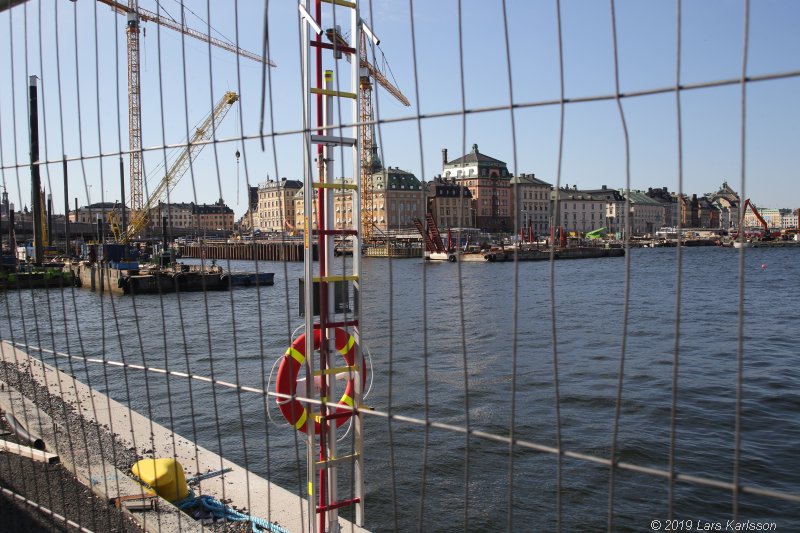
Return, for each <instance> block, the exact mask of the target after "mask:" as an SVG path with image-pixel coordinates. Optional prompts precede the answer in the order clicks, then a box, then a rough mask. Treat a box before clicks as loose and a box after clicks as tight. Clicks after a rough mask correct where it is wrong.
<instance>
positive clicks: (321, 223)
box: [307, 0, 334, 533]
mask: <svg viewBox="0 0 800 533" xmlns="http://www.w3.org/2000/svg"><path fill="white" fill-rule="evenodd" d="M314 20H315V21H316V22H317V24H322V2H321V0H314ZM314 39H315V40H316V42H317V44H318V45H319V44H322V35H319V34H317V35H315V36H314ZM314 59H315V61H314V63H315V65H314V67H315V68H314V87H316V88H317V89H321V88H322V87H323V85H322V47H320V46H317V47H316V48H315V49H314ZM315 100H316V106H315V108H316V115H317V124H316V126H317V135H322V134H323V131H324V129H323V128H324V116H323V111H324V110H323V98H322V95H321V94H317V95H316V98H315ZM325 152H326V149H325V147H323V145H322V144H318V145H317V160H318V163H319V164H318V169H319V173H318V175H319V181H320V182H321V183H323V182H325V174H324V168H325V165H324V159H325ZM327 196H328V190H327V189H324V188H323V189H320V190H319V193H318V197H317V258H318V263H319V264H318V269H319V277H320V283H319V330H320V343H319V347H320V350H319V362H320V371H323V372H324V370H325V368H326V365H325V362H326V361H327V356H328V330H327V325H328V284H327V283H326V282H325V281H324V279H325V276H327V275H328V266H327V262H326V257H325V251H324V249H323V243H324V242H325V237H324V235H323V232H324V230H325V202H326V199H327ZM307 353H309V354H310V353H311V352H307ZM309 357H310V355H309ZM322 375H323V376H324V374H322ZM320 385H321V387H320V397H321V398H322V399H325V398H327V397H328V395H327V390H326V380H325V379H320ZM327 412H328V408H327V406H326V404H325V403H324V402H323V403H322V404H321V405H320V415H322V416H323V417H324V416H325V415H327ZM320 426H321V428H320V435H319V459H320V461H325V460H326V459H327V457H326V456H325V455H326V447H327V442H326V441H327V435H326V433H327V428H328V427H329V425H328V423H327V421H326V420H324V419H323V421H322V422H321V423H320ZM327 478H328V471H327V469H325V468H322V469H320V471H319V505H320V506H324V505H326V504H327V503H328V502H333V501H334V500H333V499H332V497H331V496H330V494H329V492H328V484H327ZM327 514H328V513H327V512H323V513H319V531H320V533H325V517H326V516H327Z"/></svg>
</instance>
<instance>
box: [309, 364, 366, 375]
mask: <svg viewBox="0 0 800 533" xmlns="http://www.w3.org/2000/svg"><path fill="white" fill-rule="evenodd" d="M359 370H361V368H360V367H359V366H358V365H351V366H336V367H333V368H326V369H325V371H324V372H323V371H322V370H314V375H315V376H321V375H323V374H325V375H327V376H330V375H334V374H349V373H351V372H358V371H359Z"/></svg>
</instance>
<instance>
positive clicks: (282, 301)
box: [0, 247, 800, 532]
mask: <svg viewBox="0 0 800 533" xmlns="http://www.w3.org/2000/svg"><path fill="white" fill-rule="evenodd" d="M677 254H678V249H676V248H660V249H633V250H630V254H629V257H628V258H606V259H588V260H575V261H559V262H557V263H554V264H553V265H551V264H550V263H548V262H531V263H516V264H515V263H446V262H442V263H428V264H426V263H424V262H423V261H422V260H420V259H403V260H387V259H379V258H365V259H364V260H363V261H364V263H363V279H364V286H365V289H364V291H363V305H364V309H363V314H362V316H363V328H362V331H363V334H364V344H365V346H366V348H367V350H368V352H369V354H370V355H371V361H372V367H373V370H374V375H373V379H372V381H371V383H370V385H371V389H370V394H369V396H368V397H367V400H366V403H367V404H368V405H369V406H371V407H373V408H375V409H376V410H377V411H381V412H388V413H390V414H393V415H402V416H406V417H413V418H418V419H426V418H427V419H429V420H430V421H432V422H436V423H443V424H450V425H453V426H458V427H462V428H463V427H467V428H469V430H472V431H478V432H485V433H489V434H492V435H497V436H501V437H508V436H509V433H510V431H511V429H512V427H513V431H514V438H515V439H517V440H518V441H523V442H525V443H536V444H541V445H545V446H556V445H557V444H558V437H559V435H560V444H561V447H562V449H564V450H567V451H571V452H578V453H582V454H586V455H588V456H591V457H599V458H608V457H609V455H610V452H611V448H612V435H613V431H614V427H615V413H616V396H617V387H618V384H619V383H620V381H619V372H620V368H621V357H622V356H623V355H624V374H623V375H624V378H623V380H622V381H621V383H622V403H621V406H620V413H619V425H618V431H619V433H618V441H617V448H616V459H617V460H618V461H621V462H625V463H631V464H635V465H640V466H643V467H651V468H655V469H660V470H667V469H668V468H669V461H670V435H671V424H672V416H671V413H672V401H673V394H672V393H673V387H672V381H673V368H674V362H675V360H676V354H677V361H678V363H679V364H678V372H677V384H678V393H677V399H676V405H677V411H676V415H675V418H674V424H675V431H676V434H675V448H674V460H675V469H676V471H677V472H678V473H681V474H687V475H693V476H700V477H702V478H707V479H712V480H718V481H721V482H726V483H727V482H731V481H732V480H733V476H734V465H735V460H734V459H735V442H736V440H735V427H736V417H735V414H736V396H737V368H738V366H737V365H738V363H737V354H738V352H739V343H740V329H739V311H740V290H739V287H740V280H739V254H740V251H739V250H734V249H724V248H716V247H710V248H686V249H683V250H682V260H683V269H682V272H681V276H680V278H681V284H680V291H678V285H677V281H678V273H677ZM797 254H798V251H797V250H795V249H747V250H745V258H744V259H745V260H744V267H743V270H744V283H743V287H744V300H743V303H742V306H741V308H742V309H743V312H744V316H743V329H742V331H741V333H742V337H741V342H742V347H743V354H744V364H743V384H742V387H741V397H742V403H741V459H740V467H739V475H740V483H741V484H742V485H744V486H749V487H757V488H762V489H769V490H775V491H781V492H788V493H793V494H800V470H798V469H797V467H796V465H797V463H798V457H799V456H800V452H798V449H799V446H800V365H798V351H797V346H798V345H800V310H799V309H798V306H797V302H798V301H800V294H799V293H800V288H799V287H798V283H797V281H798V279H800V261H798V260H797V259H798V255H797ZM350 260H351V259H350V258H337V260H336V261H337V264H341V262H342V261H350ZM628 262H629V265H630V270H629V278H628V279H629V281H628V282H626V265H628ZM219 263H220V264H221V265H222V266H223V267H224V268H232V269H234V270H237V269H238V270H254V269H255V268H256V267H257V268H258V270H260V271H269V272H274V273H275V279H274V281H275V283H274V285H273V286H270V287H260V288H258V289H257V290H256V289H253V288H251V289H237V290H233V291H230V292H220V293H205V294H204V293H185V294H168V295H164V296H159V295H146V296H136V297H130V296H117V295H114V296H109V295H106V296H100V295H97V294H94V293H92V292H90V291H87V290H83V289H77V288H76V289H73V288H69V289H65V290H63V291H55V290H51V291H45V290H34V291H10V292H8V293H4V294H0V337H2V338H3V339H6V340H12V341H14V342H17V343H22V344H27V345H30V346H41V347H43V348H45V349H47V350H54V351H57V352H62V353H68V354H71V355H74V356H78V357H95V358H105V359H108V360H114V361H124V362H127V363H130V364H136V365H141V364H145V365H147V366H151V367H156V368H166V369H169V370H174V371H179V372H189V373H191V374H194V375H201V376H209V377H213V378H214V379H217V380H222V381H227V382H236V383H240V384H241V385H244V386H247V387H254V388H258V389H266V388H267V387H268V386H269V380H270V375H271V372H272V370H273V364H274V362H275V361H276V360H277V359H278V358H279V357H280V356H282V355H283V353H284V351H285V350H286V347H287V346H288V345H289V344H290V342H291V339H292V335H293V334H294V333H295V331H296V330H297V329H298V328H299V327H301V326H302V324H303V319H302V317H301V316H300V315H299V307H298V305H299V302H298V294H297V293H298V285H299V284H298V279H299V278H300V277H301V276H302V264H301V263H283V262H258V264H257V265H256V264H255V263H253V262H249V261H247V262H230V263H228V262H226V261H219ZM551 269H552V278H551ZM551 281H552V291H551ZM679 293H680V300H679V301H678V294H679ZM551 295H552V296H554V300H553V299H551ZM678 305H679V311H680V313H679V314H678V313H676V306H678ZM626 316H627V322H626V321H625V320H624V318H625V317H626ZM678 316H679V328H678V330H679V336H678V338H677V339H676V335H675V332H676V317H678ZM553 318H555V322H553ZM554 324H555V326H554ZM554 341H555V344H554ZM554 346H555V348H554ZM29 351H30V352H31V353H32V354H35V353H36V352H35V350H29ZM43 357H44V359H45V360H46V361H47V362H50V363H52V364H57V365H58V366H59V368H61V369H66V370H67V371H69V372H70V373H72V374H74V375H75V376H76V377H78V378H79V379H82V380H85V381H87V382H88V383H89V384H90V385H91V386H93V387H95V388H97V389H100V390H102V391H104V392H107V393H108V394H110V395H111V396H112V397H114V398H115V399H117V400H119V401H121V402H123V403H130V404H131V406H132V407H133V408H134V409H136V410H137V411H139V412H141V413H143V414H145V415H147V416H150V417H151V418H153V419H154V420H156V421H158V422H159V423H161V424H164V425H165V426H167V427H170V428H173V429H174V430H175V431H177V432H178V433H180V434H182V435H183V436H185V437H187V438H189V439H192V440H195V441H196V442H198V443H199V444H201V445H202V446H204V447H206V448H209V449H211V450H212V451H214V452H217V453H220V454H221V455H223V456H224V457H226V458H228V459H231V460H233V461H235V462H237V463H239V464H241V465H242V466H245V467H246V468H248V469H250V470H251V471H253V472H255V473H257V474H259V475H261V476H264V477H267V478H268V479H270V480H271V481H273V482H275V483H278V484H279V485H281V486H284V487H286V488H288V489H290V490H293V491H295V492H296V493H298V494H304V493H305V483H306V479H305V476H306V473H305V442H304V440H303V439H302V438H301V437H300V436H298V435H297V434H296V432H294V431H293V430H291V429H290V428H289V427H288V426H287V425H286V424H285V423H284V421H283V419H282V418H281V416H280V413H279V411H278V410H277V408H276V407H275V405H274V400H272V401H269V400H265V398H264V397H263V396H261V395H258V394H255V393H252V392H246V391H237V390H235V389H231V388H225V387H212V386H210V385H209V384H207V383H202V382H198V381H190V380H186V379H181V378H177V377H173V378H170V379H169V380H167V379H166V378H165V376H164V375H163V374H159V373H152V372H149V373H144V372H142V371H141V370H136V369H131V368H129V369H123V368H119V367H110V366H108V365H103V364H99V363H89V364H87V365H85V364H84V363H83V362H80V361H74V360H70V359H65V358H54V357H52V355H51V354H50V352H45V353H44V354H43ZM555 361H557V367H556V365H555V364H554V363H555ZM556 368H557V372H556ZM556 377H557V380H556ZM0 379H2V376H0ZM556 381H557V383H558V399H559V401H558V403H557V402H556V386H555V384H556ZM272 390H274V384H273V389H272ZM266 405H268V406H269V409H268V410H265V406H266ZM556 406H558V409H556ZM270 416H271V418H272V420H270ZM242 421H243V423H242ZM559 429H560V433H559V431H558V430H559ZM340 433H341V432H340ZM345 438H347V437H345ZM364 448H365V465H366V472H365V480H366V507H365V510H366V524H365V525H366V527H367V528H369V529H372V530H373V531H416V530H421V531H453V532H456V531H464V530H469V531H504V530H513V531H553V530H556V529H557V525H558V523H559V522H558V521H559V520H560V527H561V529H562V530H563V531H597V530H605V529H606V527H607V522H608V514H609V507H611V508H612V510H613V529H614V531H650V529H649V528H650V527H651V522H652V521H653V520H661V521H664V520H665V519H666V518H667V516H668V514H667V513H668V503H669V492H668V488H669V485H668V482H667V480H666V479H665V478H663V477H660V476H654V475H647V474H642V473H638V472H631V471H617V472H616V474H615V479H614V492H613V502H611V504H610V502H609V469H608V467H607V466H604V465H602V464H599V463H592V462H590V461H583V460H580V459H573V458H570V457H563V458H562V461H561V465H560V469H559V464H558V460H557V456H555V455H552V454H550V453H542V452H539V451H535V450H532V449H530V448H529V447H525V446H515V447H514V448H513V449H512V448H511V447H510V446H509V444H507V443H505V442H498V441H495V440H491V439H487V438H484V437H482V436H480V435H474V434H473V435H469V436H468V435H467V434H466V433H465V432H455V431H448V430H445V429H439V428H436V427H429V428H428V429H427V430H426V427H425V426H424V425H418V424H409V423H407V422H403V421H396V420H395V421H391V422H390V420H389V419H387V418H386V417H383V416H365V436H364ZM185 466H186V469H187V474H189V475H192V474H194V473H195V472H194V471H193V470H192V469H191V465H185ZM739 501H740V503H739V508H738V518H739V519H740V520H741V521H744V520H747V519H749V520H751V521H753V522H758V523H775V524H776V527H777V530H778V531H798V530H800V506H798V504H797V503H792V502H787V501H782V500H780V499H775V498H768V497H764V496H755V495H751V494H741V495H740V497H739ZM672 502H673V503H672V510H673V518H675V519H679V520H691V521H692V522H693V523H692V526H691V529H688V530H697V529H698V528H699V527H700V526H701V524H703V523H711V524H714V523H722V526H723V528H724V527H725V525H726V523H727V521H728V520H730V519H731V518H733V515H732V509H733V498H732V495H731V492H730V491H725V490H720V489H712V488H703V487H700V486H697V485H694V484H689V483H685V482H676V483H675V486H674V493H673V498H672ZM263 505H265V504H264V502H250V505H249V508H250V509H254V510H255V509H258V508H259V506H263ZM559 508H560V509H561V511H560V513H559ZM299 511H300V510H298V512H299ZM343 514H344V513H343ZM559 515H560V517H559ZM684 528H685V524H684ZM684 530H687V529H684ZM723 530H724V529H723Z"/></svg>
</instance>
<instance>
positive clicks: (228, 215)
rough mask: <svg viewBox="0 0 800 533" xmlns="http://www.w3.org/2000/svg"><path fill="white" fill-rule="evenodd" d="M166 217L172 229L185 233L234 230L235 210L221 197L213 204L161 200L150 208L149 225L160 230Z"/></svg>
mask: <svg viewBox="0 0 800 533" xmlns="http://www.w3.org/2000/svg"><path fill="white" fill-rule="evenodd" d="M164 218H166V219H167V226H168V227H169V228H170V229H173V230H180V231H181V232H185V233H190V232H197V233H205V232H208V231H232V230H233V210H232V209H231V208H230V207H228V206H227V205H225V202H223V201H222V200H221V199H220V200H218V201H216V202H214V203H213V204H195V203H194V202H171V203H165V202H159V203H158V205H157V206H155V207H153V208H152V209H151V210H150V215H149V219H148V221H147V227H148V228H149V230H150V231H152V232H160V231H161V225H162V222H163V219H164Z"/></svg>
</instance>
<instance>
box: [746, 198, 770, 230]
mask: <svg viewBox="0 0 800 533" xmlns="http://www.w3.org/2000/svg"><path fill="white" fill-rule="evenodd" d="M748 206H750V210H751V211H753V214H754V215H755V216H756V218H757V219H758V222H759V223H760V224H761V226H762V227H763V228H764V233H765V235H769V224H767V221H766V220H764V217H762V216H761V213H759V212H758V209H757V208H756V205H755V204H754V203H753V202H751V201H750V198H748V199H747V200H745V201H744V205H743V206H742V216H741V224H744V215H745V213H747V207H748Z"/></svg>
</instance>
